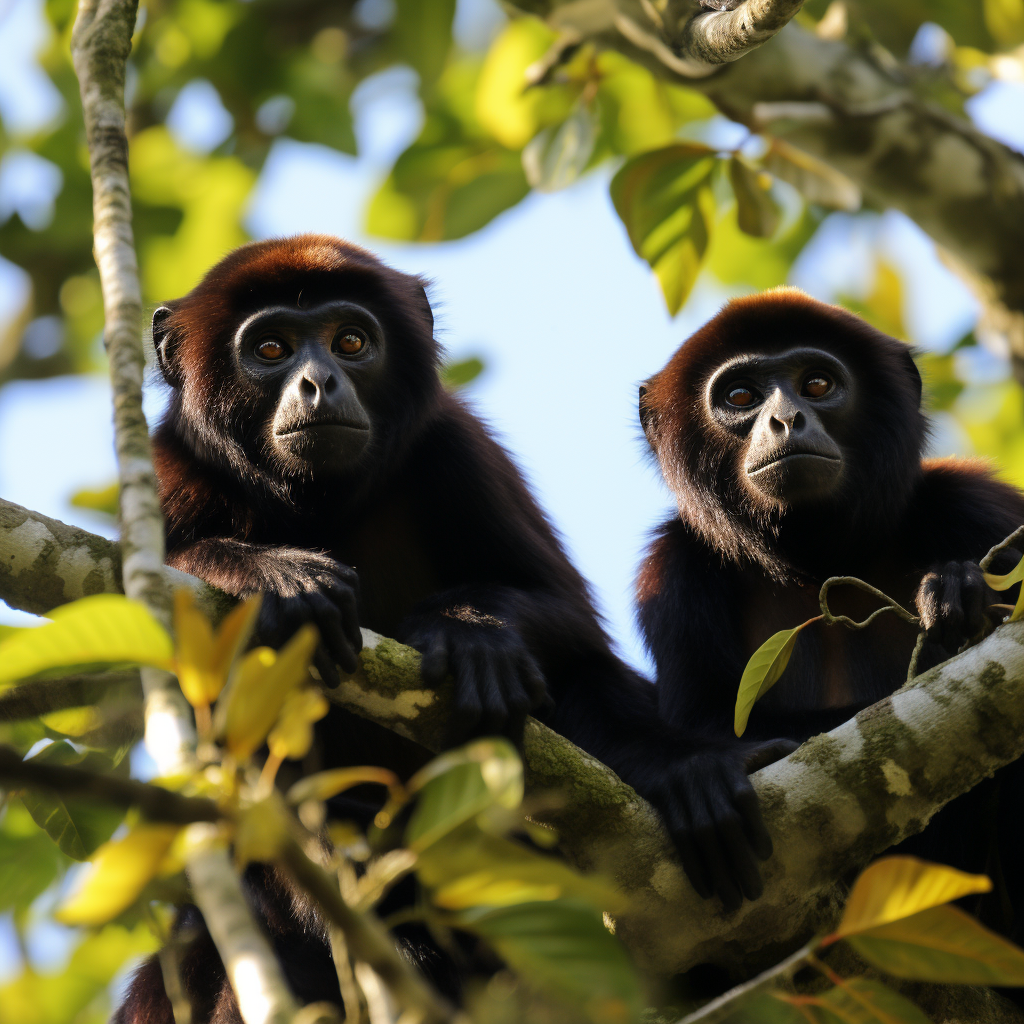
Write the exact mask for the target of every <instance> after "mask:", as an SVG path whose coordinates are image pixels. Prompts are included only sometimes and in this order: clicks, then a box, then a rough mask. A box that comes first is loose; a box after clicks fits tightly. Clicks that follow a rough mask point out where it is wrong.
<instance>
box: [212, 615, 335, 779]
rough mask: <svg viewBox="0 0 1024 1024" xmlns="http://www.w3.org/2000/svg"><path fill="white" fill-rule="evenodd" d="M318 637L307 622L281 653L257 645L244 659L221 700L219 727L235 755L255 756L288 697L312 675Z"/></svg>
mask: <svg viewBox="0 0 1024 1024" xmlns="http://www.w3.org/2000/svg"><path fill="white" fill-rule="evenodd" d="M318 641H319V635H318V633H317V630H316V627H315V626H313V625H310V624H307V625H305V626H302V627H301V628H300V629H299V631H298V632H297V633H296V634H295V636H293V637H292V638H291V640H289V641H288V643H287V644H286V645H285V646H284V647H283V648H282V650H281V651H280V653H275V652H274V651H272V650H271V649H270V648H269V647H257V648H256V649H255V650H253V651H250V652H249V653H248V654H247V655H246V656H245V657H244V658H243V659H242V660H241V662H240V663H239V665H238V666H237V668H236V669H235V672H234V674H233V676H232V679H231V684H230V687H229V689H228V692H227V694H226V695H225V697H224V698H223V699H222V700H221V701H219V702H218V704H217V712H218V716H217V723H216V728H217V731H218V733H220V734H222V735H223V736H224V739H225V743H226V745H227V748H228V750H229V751H230V752H231V754H232V755H233V756H234V757H236V758H238V759H239V760H245V759H246V758H249V757H251V756H252V755H253V754H254V753H255V752H256V750H257V749H259V747H260V745H261V744H262V743H263V741H264V740H265V739H266V738H267V733H268V732H270V729H271V727H272V726H273V725H274V722H275V721H276V720H277V716H278V715H279V714H280V712H281V707H282V705H283V704H284V702H285V698H286V697H287V696H288V694H289V693H290V692H291V691H292V690H293V689H295V687H297V686H298V685H299V684H300V683H302V682H304V681H305V680H306V679H307V678H308V677H309V660H310V658H312V656H313V652H314V651H315V650H316V645H317V643H318ZM222 705H223V710H222V707H221V706H222Z"/></svg>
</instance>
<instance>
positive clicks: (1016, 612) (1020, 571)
mask: <svg viewBox="0 0 1024 1024" xmlns="http://www.w3.org/2000/svg"><path fill="white" fill-rule="evenodd" d="M984 576H985V582H986V583H987V584H988V585H989V586H990V587H991V588H992V589H993V590H1009V589H1010V587H1012V586H1014V584H1017V583H1020V582H1021V581H1022V580H1024V558H1022V559H1021V560H1020V561H1019V562H1018V563H1017V565H1016V566H1015V567H1014V568H1013V569H1011V570H1010V571H1009V572H1008V573H1007V574H1006V575H1005V576H993V575H992V574H991V573H987V572H986V573H984ZM1022 617H1024V587H1021V588H1020V593H1019V594H1018V595H1017V603H1016V604H1015V605H1014V606H1013V613H1012V614H1011V615H1010V619H1009V621H1010V622H1018V621H1020V619H1021V618H1022Z"/></svg>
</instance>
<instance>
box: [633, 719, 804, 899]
mask: <svg viewBox="0 0 1024 1024" xmlns="http://www.w3.org/2000/svg"><path fill="white" fill-rule="evenodd" d="M798 745H799V744H797V743H795V742H794V741H793V740H788V739H777V740H767V741H765V742H758V743H742V742H732V743H728V744H726V743H723V744H722V745H720V746H710V745H709V746H708V747H706V748H705V749H703V750H699V751H697V752H695V753H692V754H690V755H689V756H688V757H684V758H680V759H679V760H678V761H676V762H675V763H674V764H671V765H669V768H668V771H667V772H666V774H665V777H664V779H663V781H662V782H661V783H660V784H659V788H661V789H663V793H662V794H660V795H659V794H654V795H653V798H652V799H653V802H654V803H655V805H656V806H657V807H658V808H659V810H661V812H662V816H663V817H664V819H665V826H666V828H667V829H668V831H669V834H670V835H671V836H672V839H673V841H674V842H675V844H676V847H677V849H678V850H679V858H680V860H681V861H682V863H683V868H684V870H685V871H686V874H687V877H688V878H689V879H690V883H691V884H692V885H693V887H694V889H696V890H697V893H698V894H699V895H700V896H702V897H704V899H708V898H709V897H711V896H714V895H717V896H718V898H719V899H720V900H721V901H722V907H723V909H724V910H725V911H726V913H729V912H731V911H733V910H736V909H737V908H738V907H739V905H740V904H741V903H742V902H743V898H744V897H746V898H747V899H748V900H754V899H757V897H758V896H760V895H761V893H762V892H763V891H764V883H763V882H762V880H761V870H760V868H759V867H758V861H762V860H767V859H768V858H769V857H770V856H771V855H772V839H771V836H770V835H769V834H768V830H767V828H766V827H765V824H764V820H763V819H762V817H761V808H760V804H759V801H758V798H757V793H756V792H755V791H754V787H753V786H752V785H751V784H750V780H749V778H748V777H747V776H748V774H750V773H752V772H756V771H757V770H758V769H760V768H764V767H765V766H766V765H769V764H771V763H772V762H773V761H777V760H779V759H780V758H782V757H785V756H786V755H787V754H791V753H792V752H793V751H794V750H796V748H797V746H798ZM645 795H647V794H645Z"/></svg>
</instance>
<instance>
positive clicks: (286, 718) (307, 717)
mask: <svg viewBox="0 0 1024 1024" xmlns="http://www.w3.org/2000/svg"><path fill="white" fill-rule="evenodd" d="M329 707H330V705H329V704H328V703H327V699H326V698H325V697H324V695H323V694H322V693H321V692H320V691H319V690H314V689H313V688H312V687H308V686H307V687H304V688H303V689H301V690H298V691H296V692H293V693H291V694H289V696H288V699H287V700H286V701H285V702H284V707H283V708H282V709H281V716H280V718H278V720H277V725H275V726H274V728H273V729H271V730H270V735H269V736H268V737H267V745H268V746H269V747H270V752H271V753H272V754H273V755H274V756H275V757H279V758H281V760H284V759H285V758H286V757H290V758H293V759H297V758H300V757H305V756H306V754H308V753H309V748H310V747H311V746H312V745H313V723H314V722H318V721H320V719H321V718H323V717H324V715H326V714H327V711H328V709H329Z"/></svg>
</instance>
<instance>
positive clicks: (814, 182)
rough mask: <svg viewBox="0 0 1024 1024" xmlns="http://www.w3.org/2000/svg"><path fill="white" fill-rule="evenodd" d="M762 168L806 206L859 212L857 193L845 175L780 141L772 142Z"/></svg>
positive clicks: (857, 189) (858, 196)
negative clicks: (786, 185) (800, 196)
mask: <svg viewBox="0 0 1024 1024" xmlns="http://www.w3.org/2000/svg"><path fill="white" fill-rule="evenodd" d="M764 166H765V167H766V168H767V170H769V171H771V173H772V174H774V175H775V177H776V178H781V179H782V180H783V181H788V182H789V183H790V185H792V186H793V187H794V188H795V189H796V190H797V191H798V192H799V193H800V194H801V195H802V196H803V197H804V199H806V200H807V201H808V202H809V203H818V204H819V205H821V206H828V207H830V208H831V209H834V210H851V211H852V210H859V209H860V204H861V195H860V189H859V188H857V186H856V185H855V184H854V183H853V182H852V181H851V180H850V179H849V178H847V177H846V175H845V174H843V173H841V172H840V171H837V170H836V169H835V168H834V167H831V166H829V165H828V164H826V163H825V162H824V161H822V160H819V159H818V158H817V157H814V156H811V154H810V153H805V152H804V151H803V150H802V149H797V148H796V146H791V145H790V144H789V143H788V142H783V141H782V139H772V141H771V145H770V147H769V149H768V152H767V154H766V155H765V157H764Z"/></svg>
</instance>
